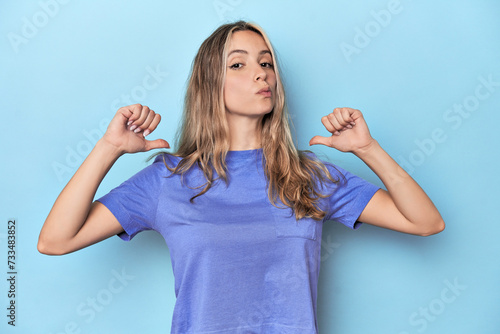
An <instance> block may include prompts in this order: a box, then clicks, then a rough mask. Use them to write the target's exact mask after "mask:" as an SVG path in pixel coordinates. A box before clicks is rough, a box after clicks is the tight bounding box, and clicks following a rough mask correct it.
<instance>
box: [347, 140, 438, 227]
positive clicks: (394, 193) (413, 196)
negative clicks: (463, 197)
mask: <svg viewBox="0 0 500 334" xmlns="http://www.w3.org/2000/svg"><path fill="white" fill-rule="evenodd" d="M354 154H355V155H356V156H358V157H359V158H360V159H361V160H363V162H365V163H366V164H367V165H368V166H369V167H370V169H371V170H372V171H373V172H374V173H375V174H376V175H377V176H378V177H379V178H380V180H381V181H382V182H383V184H384V186H385V187H386V189H387V191H388V192H389V194H390V196H391V198H392V199H393V201H394V203H395V205H396V207H397V208H398V210H399V211H400V212H401V214H402V215H403V216H404V217H405V218H406V219H407V220H409V221H410V222H411V223H413V224H415V225H418V226H421V227H422V229H423V230H433V229H435V228H438V227H440V226H441V225H442V224H443V220H442V218H441V215H440V214H439V211H438V210H437V209H436V207H435V206H434V204H433V203H432V201H431V199H430V198H429V197H428V196H427V195H426V194H425V192H424V191H423V190H422V188H421V187H420V186H419V185H418V184H417V182H415V180H413V178H412V177H411V176H410V175H408V173H407V172H406V171H405V170H404V169H403V168H401V167H400V166H399V165H398V164H397V163H396V162H395V161H394V160H393V159H392V158H391V157H390V156H389V154H387V152H385V151H384V149H383V148H382V147H381V146H380V145H379V144H378V142H377V141H375V140H374V141H373V142H372V143H371V144H370V145H369V146H368V147H366V148H364V149H361V150H358V151H357V152H354Z"/></svg>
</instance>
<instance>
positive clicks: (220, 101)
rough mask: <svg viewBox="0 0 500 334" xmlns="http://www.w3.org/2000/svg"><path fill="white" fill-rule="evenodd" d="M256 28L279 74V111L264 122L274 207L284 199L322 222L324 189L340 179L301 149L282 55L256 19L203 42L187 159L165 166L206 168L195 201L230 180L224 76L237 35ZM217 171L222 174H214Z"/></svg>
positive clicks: (192, 89)
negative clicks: (292, 128)
mask: <svg viewBox="0 0 500 334" xmlns="http://www.w3.org/2000/svg"><path fill="white" fill-rule="evenodd" d="M245 30H250V31H253V32H256V33H257V34H259V35H260V36H262V38H263V39H264V41H265V42H266V44H267V46H268V48H269V50H270V51H271V55H272V59H273V64H274V70H275V74H276V81H277V87H276V99H275V105H274V108H273V110H272V111H271V112H270V113H268V114H266V115H265V116H264V117H263V119H262V124H261V131H262V133H261V140H262V151H263V156H264V159H263V164H264V170H265V174H266V177H267V179H268V196H269V199H270V201H271V203H272V204H273V205H274V206H278V205H277V202H278V198H279V200H280V201H281V203H282V204H284V205H285V206H286V207H290V208H292V210H293V211H294V213H295V216H296V218H297V219H301V218H304V217H309V218H313V219H317V220H320V219H322V218H324V216H325V212H324V211H322V210H321V209H320V208H319V207H318V201H319V199H320V198H324V197H326V196H327V195H323V194H322V193H321V192H320V191H319V188H322V186H323V184H324V183H325V182H338V180H334V179H333V178H332V176H331V174H330V173H329V171H328V169H327V168H326V167H325V165H324V164H323V163H321V162H320V161H319V160H317V159H315V158H313V156H312V155H310V154H309V155H308V154H307V153H308V152H309V151H298V150H297V149H296V147H295V144H294V142H293V138H292V135H291V131H290V121H289V114H288V110H287V107H286V103H285V91H284V89H283V84H282V81H281V78H280V73H279V66H278V62H277V61H276V55H275V52H274V49H273V47H272V44H271V42H270V41H269V39H268V37H267V35H266V33H265V32H264V30H263V29H262V28H261V27H259V26H258V25H257V24H255V23H250V22H245V21H237V22H234V23H228V24H224V25H222V26H220V27H219V28H217V29H216V30H215V31H214V32H213V33H212V35H210V36H209V37H208V38H207V39H206V40H205V41H204V42H203V43H202V45H201V46H200V49H199V50H198V53H197V55H196V57H195V59H194V61H193V64H192V69H191V75H190V78H189V81H188V87H187V91H186V95H185V99H184V112H183V117H182V121H181V122H182V125H181V127H180V129H179V130H180V131H179V132H178V134H177V142H176V147H177V151H176V152H175V153H173V155H175V156H179V157H181V158H182V159H181V160H180V162H179V163H178V164H177V165H176V166H175V167H169V166H168V165H167V164H166V163H165V165H166V166H167V168H168V169H169V170H170V171H171V172H172V173H173V174H180V175H183V174H184V173H185V172H187V171H188V170H189V169H190V168H191V167H193V166H194V165H195V164H196V165H197V166H198V167H199V168H200V169H201V171H202V172H203V174H204V176H205V178H206V183H205V184H203V185H201V186H200V187H199V188H200V189H201V191H200V193H198V194H197V195H195V196H194V197H193V198H191V202H193V200H194V199H195V198H196V197H198V196H201V195H203V194H204V193H206V192H207V191H208V190H209V189H210V188H211V187H212V185H213V184H214V182H215V181H216V180H218V179H222V180H224V181H225V182H228V177H227V173H226V172H227V166H226V163H225V161H226V155H227V152H228V150H229V128H228V123H227V121H226V109H225V105H224V91H223V88H224V79H225V76H226V69H227V63H226V61H227V52H228V45H229V42H230V40H231V36H232V34H233V33H235V32H237V31H245ZM214 173H216V175H217V177H215V176H214Z"/></svg>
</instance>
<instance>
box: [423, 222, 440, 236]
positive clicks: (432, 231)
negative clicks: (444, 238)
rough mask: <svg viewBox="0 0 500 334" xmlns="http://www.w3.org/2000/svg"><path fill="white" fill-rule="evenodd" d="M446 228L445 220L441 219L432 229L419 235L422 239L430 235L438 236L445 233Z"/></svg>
mask: <svg viewBox="0 0 500 334" xmlns="http://www.w3.org/2000/svg"><path fill="white" fill-rule="evenodd" d="M444 228H445V223H444V220H443V219H439V221H438V222H437V223H435V224H433V225H432V227H431V228H429V229H426V230H424V231H422V232H421V233H420V234H419V235H420V236H422V237H428V236H430V235H434V234H438V233H440V232H443V231H444Z"/></svg>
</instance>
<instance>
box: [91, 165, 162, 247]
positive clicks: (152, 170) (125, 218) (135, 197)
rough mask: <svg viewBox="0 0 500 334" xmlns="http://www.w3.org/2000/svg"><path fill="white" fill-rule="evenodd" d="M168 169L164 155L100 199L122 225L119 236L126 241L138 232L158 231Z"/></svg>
mask: <svg viewBox="0 0 500 334" xmlns="http://www.w3.org/2000/svg"><path fill="white" fill-rule="evenodd" d="M165 171H166V168H165V165H164V163H163V159H162V158H161V156H158V157H156V159H155V161H154V162H153V164H151V165H150V166H148V167H146V168H144V169H143V170H141V171H139V172H138V173H137V174H135V175H134V176H132V177H131V178H130V179H128V180H127V181H125V182H123V183H122V184H121V185H119V186H118V187H116V188H114V189H113V190H111V191H110V192H109V193H108V194H106V195H104V196H103V197H101V198H99V199H98V200H97V201H99V202H101V203H102V204H104V206H106V207H107V208H108V209H109V210H110V211H111V213H113V215H114V216H115V217H116V219H117V220H118V222H119V223H120V224H121V225H122V227H123V229H124V232H122V233H119V234H118V236H119V237H120V238H121V239H122V240H125V241H129V240H131V239H132V238H133V237H134V236H135V235H136V234H137V233H139V232H142V231H145V230H155V219H156V210H157V207H158V200H159V194H160V190H161V185H162V183H163V177H164V176H166V174H167V173H166V172H165Z"/></svg>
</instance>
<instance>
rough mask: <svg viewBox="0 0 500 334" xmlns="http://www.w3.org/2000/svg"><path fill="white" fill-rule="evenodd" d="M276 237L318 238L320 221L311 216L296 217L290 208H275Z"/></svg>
mask: <svg viewBox="0 0 500 334" xmlns="http://www.w3.org/2000/svg"><path fill="white" fill-rule="evenodd" d="M273 216H274V225H275V229H276V237H278V238H305V239H311V240H316V236H317V229H318V225H319V224H320V222H318V221H316V220H314V219H311V218H302V219H300V220H297V219H295V215H291V210H290V209H277V208H274V210H273Z"/></svg>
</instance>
